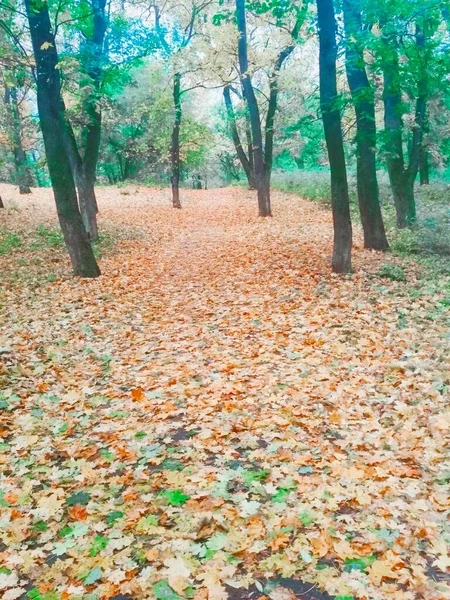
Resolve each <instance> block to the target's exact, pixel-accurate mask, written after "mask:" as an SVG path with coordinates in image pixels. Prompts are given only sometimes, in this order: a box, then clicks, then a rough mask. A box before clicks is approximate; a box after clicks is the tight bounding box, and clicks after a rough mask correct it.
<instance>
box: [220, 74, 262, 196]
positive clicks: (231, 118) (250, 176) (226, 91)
mask: <svg viewBox="0 0 450 600" xmlns="http://www.w3.org/2000/svg"><path fill="white" fill-rule="evenodd" d="M223 97H224V100H225V107H226V109H227V116H228V123H229V126H230V131H231V137H232V139H233V144H234V147H235V149H236V154H237V155H238V158H239V161H240V163H241V165H242V168H243V169H244V172H245V175H246V177H247V180H248V187H249V188H250V189H251V190H254V189H255V187H256V182H255V175H254V173H253V170H252V168H251V165H250V160H249V158H248V157H247V155H246V154H245V151H244V148H243V147H242V144H241V139H240V137H239V132H238V129H237V125H236V115H235V112H234V108H233V101H232V100H231V91H230V86H229V85H226V86H225V87H224V88H223Z"/></svg>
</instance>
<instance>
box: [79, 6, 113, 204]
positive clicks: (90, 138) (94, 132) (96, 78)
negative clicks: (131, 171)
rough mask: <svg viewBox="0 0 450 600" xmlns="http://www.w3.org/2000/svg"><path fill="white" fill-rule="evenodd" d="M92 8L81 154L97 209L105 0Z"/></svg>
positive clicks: (105, 29)
mask: <svg viewBox="0 0 450 600" xmlns="http://www.w3.org/2000/svg"><path fill="white" fill-rule="evenodd" d="M91 6H92V12H93V30H92V36H91V37H90V38H88V39H87V41H86V47H85V52H83V53H82V55H83V56H84V69H85V71H86V73H87V75H88V76H89V77H90V79H91V80H92V81H93V83H94V91H93V93H92V94H90V96H88V97H87V98H86V101H85V104H84V111H85V113H86V116H87V117H88V123H87V125H86V126H85V129H84V132H83V138H84V156H83V175H84V180H85V182H86V185H87V187H88V189H89V193H88V195H89V197H88V201H89V202H93V203H94V208H95V212H96V213H98V205H97V199H96V196H95V189H94V188H95V181H96V171H97V163H98V157H99V153H100V142H101V126H102V113H101V110H100V108H99V104H98V95H99V92H100V88H101V83H102V74H103V62H104V59H105V36H106V31H107V28H108V15H107V11H106V0H91Z"/></svg>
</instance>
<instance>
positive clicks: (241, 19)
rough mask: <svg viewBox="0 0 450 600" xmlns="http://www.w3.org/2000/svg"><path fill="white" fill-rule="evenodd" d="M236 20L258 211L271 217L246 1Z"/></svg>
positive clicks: (240, 4)
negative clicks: (249, 56) (250, 52)
mask: <svg viewBox="0 0 450 600" xmlns="http://www.w3.org/2000/svg"><path fill="white" fill-rule="evenodd" d="M236 18H237V27H238V32H239V40H238V58H239V70H240V77H241V81H242V88H243V90H244V98H245V101H246V103H247V108H248V112H249V117H250V124H251V132H252V141H253V161H254V173H255V181H256V187H257V192H258V209H259V216H260V217H271V216H272V208H271V204H270V185H269V186H267V180H266V178H265V164H264V148H263V135H262V127H261V115H260V111H259V106H258V100H257V99H256V94H255V90H254V87H253V84H252V80H251V77H250V73H249V62H248V40H247V20H246V14H245V0H236Z"/></svg>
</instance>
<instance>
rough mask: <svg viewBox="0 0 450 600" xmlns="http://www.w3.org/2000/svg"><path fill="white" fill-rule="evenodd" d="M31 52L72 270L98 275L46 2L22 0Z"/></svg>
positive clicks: (42, 122)
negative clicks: (71, 154) (81, 202)
mask: <svg viewBox="0 0 450 600" xmlns="http://www.w3.org/2000/svg"><path fill="white" fill-rule="evenodd" d="M25 7H26V12H27V17H28V23H29V27H30V34H31V41H32V45H33V53H34V58H35V62H36V73H37V75H36V78H37V80H36V83H37V101H38V111H39V120H40V125H41V130H42V136H43V139H44V146H45V152H46V157H47V164H48V169H49V173H50V179H51V182H52V187H53V193H54V196H55V202H56V209H57V212H58V218H59V222H60V225H61V229H62V232H63V235H64V240H65V242H66V246H67V250H68V252H69V255H70V259H71V262H72V267H73V271H74V273H75V274H76V275H79V276H81V277H98V276H99V275H100V269H99V268H98V265H97V261H96V260H95V256H94V253H93V250H92V247H91V244H90V243H89V240H88V237H87V233H86V230H85V228H84V225H83V220H82V218H81V214H80V211H79V208H78V203H77V194H76V189H75V183H74V179H73V174H72V169H71V165H70V160H69V156H68V153H67V149H66V146H65V143H64V139H65V135H66V120H65V114H64V104H63V102H62V98H61V79H60V71H59V68H58V66H59V65H58V53H57V50H56V45H55V36H54V33H53V31H52V26H51V22H50V16H49V12H48V6H47V3H46V2H41V1H36V0H25Z"/></svg>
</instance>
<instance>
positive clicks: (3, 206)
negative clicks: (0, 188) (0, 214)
mask: <svg viewBox="0 0 450 600" xmlns="http://www.w3.org/2000/svg"><path fill="white" fill-rule="evenodd" d="M0 208H5V205H4V204H3V200H2V197H1V196H0Z"/></svg>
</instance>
